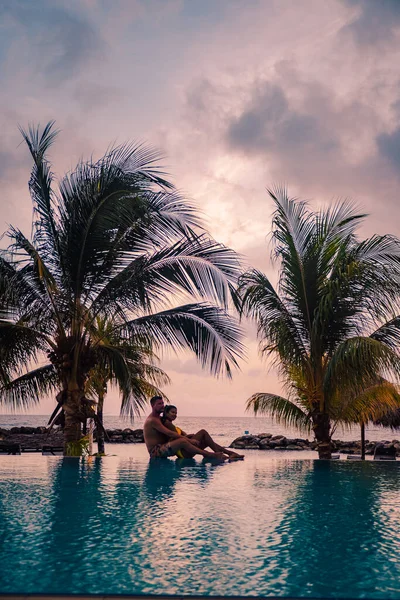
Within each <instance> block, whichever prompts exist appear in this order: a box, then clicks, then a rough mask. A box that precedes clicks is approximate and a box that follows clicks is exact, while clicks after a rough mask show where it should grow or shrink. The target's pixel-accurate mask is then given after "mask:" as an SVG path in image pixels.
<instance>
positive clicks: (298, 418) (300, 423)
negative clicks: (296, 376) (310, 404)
mask: <svg viewBox="0 0 400 600" xmlns="http://www.w3.org/2000/svg"><path fill="white" fill-rule="evenodd" d="M246 410H248V411H249V410H251V411H253V412H254V414H255V415H257V414H262V415H268V416H270V417H272V418H273V419H274V420H275V421H277V423H282V424H283V425H286V426H287V427H296V428H297V429H299V430H301V431H306V432H311V429H312V422H311V418H310V415H309V414H307V413H306V412H305V411H304V410H303V409H302V408H301V407H300V406H298V405H297V404H295V403H294V402H291V401H290V400H288V399H287V398H283V397H282V396H278V395H276V394H268V393H263V392H259V393H257V394H253V396H251V397H250V398H249V399H248V400H247V403H246Z"/></svg>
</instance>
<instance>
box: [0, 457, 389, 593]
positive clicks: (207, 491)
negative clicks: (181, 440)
mask: <svg viewBox="0 0 400 600" xmlns="http://www.w3.org/2000/svg"><path fill="white" fill-rule="evenodd" d="M399 475H400V472H399V464H398V463H390V462H387V463H383V462H380V463H374V462H370V461H369V462H365V463H350V462H346V461H338V462H336V461H335V462H322V461H321V462H318V461H313V460H290V459H288V458H285V457H283V456H282V455H279V454H278V453H275V454H274V455H272V453H268V454H267V453H262V452H251V451H249V452H247V454H246V460H245V461H244V462H242V463H232V464H222V465H210V464H203V463H202V462H200V461H195V460H193V461H173V460H165V461H162V460H159V461H155V462H149V460H148V458H147V456H146V454H145V450H144V448H142V447H140V448H139V447H136V448H135V456H131V457H106V458H104V459H93V460H90V459H89V460H87V459H86V460H79V459H73V458H70V459H63V458H59V457H42V456H33V455H22V456H15V457H13V456H10V457H1V459H0V540H1V545H0V592H3V593H29V592H31V593H75V594H79V593H80V594H84V593H94V594H103V595H104V594H193V595H195V594H204V595H206V596H208V595H231V596H235V595H249V596H256V595H257V596H272V595H274V596H281V597H284V596H291V597H329V598H338V597H340V598H344V597H346V598H364V597H367V598H396V599H397V598H399V599H400V543H399V531H400V494H399V490H400V477H399Z"/></svg>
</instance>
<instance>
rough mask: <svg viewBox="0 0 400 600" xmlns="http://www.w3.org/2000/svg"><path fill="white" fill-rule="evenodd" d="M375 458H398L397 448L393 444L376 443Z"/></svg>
mask: <svg viewBox="0 0 400 600" xmlns="http://www.w3.org/2000/svg"><path fill="white" fill-rule="evenodd" d="M374 460H396V448H395V447H394V445H393V444H388V445H386V444H376V446H375V451H374Z"/></svg>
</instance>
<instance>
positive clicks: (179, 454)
mask: <svg viewBox="0 0 400 600" xmlns="http://www.w3.org/2000/svg"><path fill="white" fill-rule="evenodd" d="M174 427H175V429H176V433H179V435H181V434H182V429H181V428H180V427H177V426H176V425H174ZM176 456H177V457H178V458H185V457H184V456H183V454H182V450H177V451H176Z"/></svg>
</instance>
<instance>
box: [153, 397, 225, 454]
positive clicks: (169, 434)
mask: <svg viewBox="0 0 400 600" xmlns="http://www.w3.org/2000/svg"><path fill="white" fill-rule="evenodd" d="M150 404H151V413H150V415H149V416H148V417H147V419H146V421H145V423H144V426H143V434H144V441H145V443H146V446H147V450H148V451H149V454H150V458H167V457H168V456H175V455H176V452H177V451H178V450H185V454H186V455H187V456H190V457H192V456H195V455H196V454H200V455H201V456H204V457H207V458H214V459H218V460H226V459H227V458H228V457H227V456H226V455H225V454H224V453H223V452H209V451H208V450H204V449H203V448H200V447H199V444H198V441H197V440H193V443H192V442H191V441H190V440H189V439H188V438H187V437H185V436H183V435H180V434H179V433H177V432H176V431H175V430H172V429H168V428H167V427H165V425H163V424H162V423H161V418H160V416H161V414H162V412H163V410H164V400H163V399H162V397H161V396H153V398H152V399H151V400H150Z"/></svg>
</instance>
